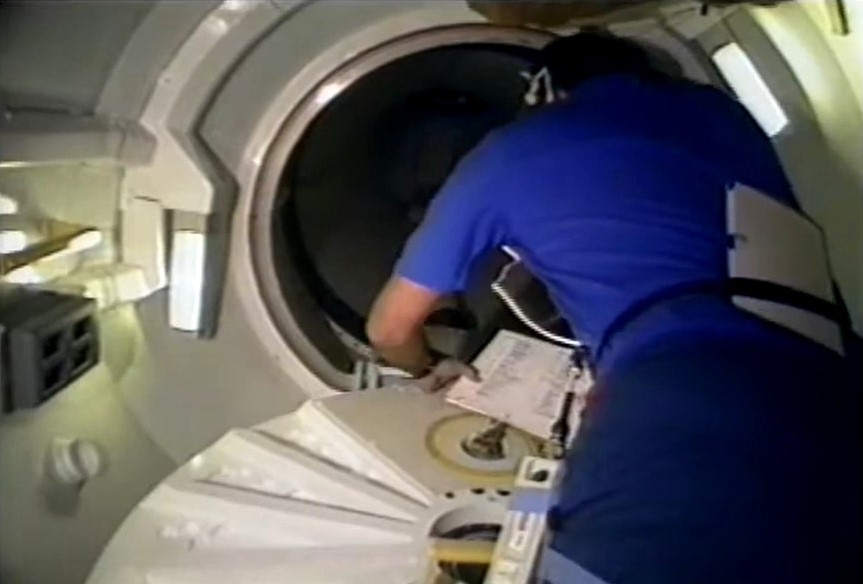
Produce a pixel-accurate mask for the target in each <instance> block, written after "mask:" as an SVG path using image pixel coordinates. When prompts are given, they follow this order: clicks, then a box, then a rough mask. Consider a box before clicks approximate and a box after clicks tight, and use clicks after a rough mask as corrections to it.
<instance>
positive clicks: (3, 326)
mask: <svg viewBox="0 0 863 584" xmlns="http://www.w3.org/2000/svg"><path fill="white" fill-rule="evenodd" d="M95 312H96V304H95V302H94V301H93V300H90V299H88V298H82V297H80V296H71V295H66V294H58V293H55V292H49V291H46V290H36V289H33V288H28V287H24V286H10V285H4V286H0V393H2V404H3V411H4V412H12V411H15V410H20V409H27V408H35V407H37V406H39V405H40V404H42V403H44V402H46V401H47V400H49V399H50V398H52V397H53V396H55V395H56V394H57V393H59V392H60V391H62V390H63V389H65V388H66V387H68V386H69V385H70V384H71V383H72V382H73V381H75V380H76V379H78V378H79V377H81V376H82V375H83V374H84V373H86V372H87V371H89V370H90V369H92V368H93V366H94V365H95V364H96V363H98V361H99V335H98V328H97V326H96V321H95Z"/></svg>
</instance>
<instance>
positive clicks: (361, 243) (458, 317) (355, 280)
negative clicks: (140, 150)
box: [272, 44, 533, 371]
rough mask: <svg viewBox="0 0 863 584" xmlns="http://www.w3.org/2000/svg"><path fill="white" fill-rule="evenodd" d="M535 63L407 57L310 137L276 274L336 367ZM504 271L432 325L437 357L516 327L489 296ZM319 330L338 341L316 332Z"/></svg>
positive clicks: (288, 184) (287, 203) (291, 168)
mask: <svg viewBox="0 0 863 584" xmlns="http://www.w3.org/2000/svg"><path fill="white" fill-rule="evenodd" d="M532 54H533V52H532V49H528V48H524V47H519V46H510V45H502V44H464V45H455V46H447V47H441V48H435V49H431V50H425V51H422V52H419V53H414V54H411V55H408V56H405V57H402V58H400V59H398V60H396V61H393V62H390V63H389V64H387V65H385V66H383V67H380V68H378V69H376V70H373V71H371V72H370V73H368V74H366V75H365V76H364V77H362V78H360V79H358V80H356V81H355V82H353V83H352V84H350V85H349V86H348V87H347V88H345V89H344V90H343V91H341V93H339V95H337V96H336V97H335V98H334V99H333V100H332V101H331V102H330V103H329V104H328V105H327V106H326V108H325V109H323V110H322V111H320V112H319V113H318V114H317V116H316V117H315V119H314V120H313V121H312V123H310V124H309V125H308V127H307V128H306V130H305V133H304V135H303V136H302V138H301V140H300V141H299V143H298V144H297V146H296V147H295V148H294V150H293V152H292V154H291V156H290V157H289V159H288V162H287V165H286V167H285V169H284V171H283V174H282V177H281V182H280V193H279V198H278V203H277V205H276V206H275V212H274V217H273V222H272V229H273V230H274V233H273V235H274V237H273V241H274V242H275V243H274V245H275V247H276V249H275V250H274V257H275V258H276V264H277V265H276V266H275V269H276V271H277V275H278V277H279V281H280V286H281V288H282V291H283V294H284V295H285V298H286V301H287V303H288V304H289V306H290V308H291V310H293V311H299V310H305V311H306V312H308V311H309V310H310V309H311V310H314V311H316V312H317V314H315V315H311V314H305V315H304V317H305V318H297V321H298V322H299V323H300V326H301V328H305V329H306V333H308V337H309V338H311V339H312V340H316V341H317V342H316V344H317V345H318V349H319V351H321V352H322V353H324V354H325V355H326V356H327V358H328V359H329V361H330V362H331V363H332V364H333V365H335V366H336V367H337V368H339V369H341V370H343V371H348V370H349V368H350V367H351V366H352V364H353V361H354V359H355V358H356V357H357V356H358V355H363V354H367V351H368V348H367V346H366V337H365V333H364V327H365V321H366V317H367V315H368V313H369V309H370V307H371V304H372V302H373V300H374V298H375V295H376V294H377V292H378V291H379V290H380V288H381V287H382V286H383V285H384V283H385V282H386V280H387V278H388V277H389V275H390V274H391V272H392V269H393V266H394V264H395V262H396V261H397V259H398V257H399V254H400V251H401V249H402V246H403V245H404V243H405V242H406V241H407V239H408V237H409V236H410V234H411V233H412V231H413V230H414V229H415V228H416V227H417V225H418V224H419V223H420V221H421V220H422V218H423V215H424V213H425V211H426V209H427V208H428V205H429V203H430V202H431V200H432V199H433V198H434V196H435V194H436V192H437V191H438V189H439V188H440V186H441V185H442V184H443V182H444V181H445V179H446V178H447V176H448V175H449V173H450V172H451V170H452V169H453V168H454V166H455V165H456V164H457V162H458V161H459V159H460V158H461V157H462V156H463V155H464V154H466V153H467V152H468V151H469V150H470V149H471V148H472V147H474V146H475V145H476V144H477V143H478V142H479V141H480V140H481V139H482V138H483V137H484V136H485V135H486V134H487V133H488V132H489V131H491V130H493V129H494V128H495V127H498V126H501V125H503V124H506V123H507V122H509V121H511V120H512V119H513V118H515V117H516V116H517V115H519V113H520V111H521V110H522V95H523V92H524V89H525V85H524V83H525V82H524V80H523V78H522V77H521V75H520V72H521V71H523V70H525V69H526V68H528V66H529V64H530V62H531V57H532ZM500 265H501V259H500V258H497V259H494V258H490V259H489V261H488V262H483V266H482V267H481V269H479V270H478V273H477V275H476V277H475V278H473V283H472V284H471V286H470V288H469V289H468V290H467V291H466V292H465V293H464V294H462V295H460V296H459V297H458V298H452V299H449V301H448V303H447V308H446V309H444V310H441V311H439V312H438V313H436V314H434V315H433V316H432V318H431V319H430V321H429V323H428V326H427V332H429V336H430V338H431V339H432V343H433V344H435V345H438V348H441V349H443V350H445V351H447V352H450V353H458V354H460V355H462V356H469V355H470V354H471V353H473V352H475V351H476V350H477V349H478V348H480V347H481V346H482V345H483V344H484V343H485V341H486V340H488V339H489V338H490V337H491V336H492V335H493V334H494V332H495V331H497V330H498V329H499V328H500V327H501V326H506V327H507V328H518V325H517V324H516V323H515V322H513V319H512V317H511V316H510V315H509V313H508V311H507V310H506V309H505V308H504V307H503V305H502V304H501V303H500V302H499V301H498V300H497V299H496V298H495V297H494V296H493V294H492V293H491V291H490V289H489V286H488V285H489V283H490V282H491V279H492V276H493V275H494V273H495V272H496V268H498V267H499V266H500ZM297 276H299V277H300V278H301V279H302V280H303V282H302V283H303V284H304V286H303V289H304V291H305V294H304V295H303V296H304V297H303V298H297V293H296V290H297V288H296V277H297ZM292 295H293V300H292V298H291V296H292ZM310 299H311V302H310ZM320 319H325V320H326V323H327V327H328V330H329V332H330V333H331V334H332V335H333V336H334V337H335V338H337V339H338V341H339V342H337V343H333V342H331V341H332V339H326V338H323V339H322V337H321V334H320V330H317V331H313V330H312V329H314V328H315V325H316V324H320V322H319V320H320Z"/></svg>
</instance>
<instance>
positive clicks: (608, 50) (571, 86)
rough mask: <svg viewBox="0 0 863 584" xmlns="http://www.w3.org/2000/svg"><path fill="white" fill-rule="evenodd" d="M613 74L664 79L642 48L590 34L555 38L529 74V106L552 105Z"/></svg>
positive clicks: (603, 34) (596, 32)
mask: <svg viewBox="0 0 863 584" xmlns="http://www.w3.org/2000/svg"><path fill="white" fill-rule="evenodd" d="M614 74H630V75H635V76H637V77H641V78H644V79H657V78H662V77H665V74H664V73H663V72H662V71H660V70H659V69H658V68H657V67H656V66H655V65H654V62H653V59H652V58H651V55H650V53H649V52H648V50H647V49H646V48H645V47H643V46H642V45H640V44H638V43H636V42H633V41H630V40H628V39H624V38H621V37H617V36H614V35H612V34H611V33H608V32H603V31H600V30H591V31H586V32H580V33H577V34H574V35H570V36H565V37H560V38H557V39H555V40H553V41H551V42H550V43H549V44H547V45H546V46H545V47H543V49H542V50H541V51H540V53H539V57H538V59H537V64H536V67H535V69H534V70H533V72H532V75H533V78H532V88H531V93H533V94H535V98H533V99H532V97H531V93H529V94H528V96H527V98H526V99H527V101H528V103H530V104H531V105H533V104H536V103H542V102H548V101H553V100H554V98H557V97H560V96H561V95H565V94H567V93H571V92H572V91H573V90H575V89H576V88H578V86H580V85H581V84H582V83H584V82H585V81H588V80H589V79H593V78H595V77H600V76H604V75H614ZM542 94H546V95H545V96H543V95H542ZM549 98H551V99H549ZM531 101H532V102H533V103H531Z"/></svg>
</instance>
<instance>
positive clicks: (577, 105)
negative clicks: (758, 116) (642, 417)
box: [396, 75, 796, 366]
mask: <svg viewBox="0 0 863 584" xmlns="http://www.w3.org/2000/svg"><path fill="white" fill-rule="evenodd" d="M734 182H742V183H745V184H747V185H750V186H753V187H755V188H757V189H760V190H762V191H764V192H765V193H768V194H770V195H771V196H773V197H775V198H777V199H778V200H780V201H782V202H784V203H786V204H788V205H790V206H792V207H796V202H795V201H794V197H793V195H792V192H791V188H790V186H789V184H788V181H787V180H786V178H785V175H784V173H783V171H782V168H781V166H780V163H779V161H778V159H777V156H776V154H775V153H774V151H773V148H772V146H771V143H770V141H769V139H768V138H767V136H766V135H765V134H764V133H763V132H762V131H761V129H760V128H759V127H758V125H757V124H756V122H755V121H754V119H753V118H752V117H751V116H750V115H749V113H748V112H747V111H746V110H745V109H744V108H743V107H742V106H741V105H740V104H739V103H738V102H736V101H735V100H734V99H732V98H731V97H729V96H727V95H726V94H724V93H722V92H721V91H719V90H717V89H714V88H710V87H706V86H697V85H694V84H690V83H682V82H667V83H660V84H656V83H647V82H642V81H640V80H638V79H637V78H634V77H630V76H625V75H614V76H607V77H601V78H597V79H594V80H591V81H589V82H587V83H585V84H584V85H583V86H581V87H580V88H578V90H577V91H575V92H574V93H573V94H572V95H571V96H570V98H569V99H568V100H566V101H565V102H562V103H560V104H555V105H553V106H548V107H545V108H542V109H540V110H539V111H537V112H535V113H533V114H531V115H529V116H527V117H525V118H523V119H520V120H518V121H516V122H514V123H512V124H510V125H509V126H506V127H504V128H502V129H500V130H497V131H495V132H493V133H492V134H491V135H489V136H488V137H487V138H486V139H485V140H484V142H482V143H481V144H480V146H479V147H477V148H476V149H475V150H474V151H473V152H472V153H470V154H469V155H468V156H467V157H466V158H465V159H464V160H463V161H462V162H461V164H460V165H459V166H458V167H457V169H456V170H455V172H454V173H453V174H452V176H451V177H450V178H449V180H448V181H447V183H446V184H445V185H444V187H443V188H442V190H441V191H440V193H439V194H438V195H437V197H436V198H435V199H434V201H433V203H432V205H431V207H430V209H429V211H428V213H427V215H426V217H425V219H424V221H423V223H422V225H421V227H420V228H419V229H418V230H417V231H416V232H415V233H414V235H413V236H412V238H411V239H410V241H409V242H408V244H407V246H406V248H405V249H404V251H403V255H402V257H401V260H400V261H399V263H398V265H397V268H396V273H397V274H398V275H400V276H402V277H404V278H406V279H408V280H410V281H412V282H414V283H416V284H419V285H420V286H423V287H425V288H428V289H431V290H434V291H437V292H441V293H445V292H453V291H459V290H462V289H464V288H465V286H466V284H467V282H468V281H469V278H470V274H471V271H472V269H473V268H474V267H475V266H476V264H477V263H479V262H480V261H481V260H482V258H483V257H484V256H485V255H486V254H487V253H488V252H489V251H490V250H493V249H495V248H497V247H499V246H501V245H508V246H510V247H512V248H514V249H515V250H517V251H518V252H519V254H520V255H521V256H522V258H523V259H524V261H525V262H526V264H527V267H528V268H529V269H530V270H531V272H532V273H533V274H534V275H535V276H536V277H537V278H539V280H541V281H542V282H543V283H544V284H545V285H546V286H547V287H548V289H549V292H550V294H551V296H552V298H553V300H554V302H555V304H556V305H557V306H558V308H559V309H560V311H561V313H562V314H563V316H564V317H565V318H566V319H567V321H568V322H569V324H570V326H571V327H572V329H573V330H574V331H575V333H576V335H577V336H578V338H579V339H580V340H582V341H583V342H585V343H586V344H587V345H588V346H589V347H592V348H595V345H596V343H597V342H599V340H600V339H601V338H603V335H604V333H605V331H606V330H607V328H608V326H609V325H610V323H611V322H612V321H613V320H614V318H615V317H616V316H617V315H619V314H620V313H621V312H622V311H623V310H624V309H625V308H626V307H627V306H629V305H630V304H632V303H634V302H636V301H638V300H639V299H641V298H643V297H644V296H647V295H650V294H653V293H655V292H657V291H659V290H661V289H663V288H665V287H668V286H670V285H674V284H677V283H680V282H684V281H690V280H700V279H705V278H721V277H723V276H725V275H726V272H727V267H726V261H727V260H726V227H725V205H726V194H725V193H726V187H727V186H728V185H730V184H732V183H734ZM735 315H736V311H729V309H728V307H727V305H726V304H725V303H722V302H705V303H704V305H703V306H700V307H696V308H692V307H690V308H688V309H687V310H686V311H685V314H677V313H675V312H674V311H671V312H669V313H663V314H656V313H654V314H652V315H651V320H650V322H649V325H645V326H641V327H640V329H639V331H638V332H637V333H633V331H629V332H628V333H627V334H626V335H621V338H620V339H618V338H617V337H616V338H615V343H614V346H613V350H612V351H608V352H607V354H608V355H609V359H611V358H612V357H614V356H620V355H621V354H623V353H626V352H627V351H629V350H630V349H633V350H634V349H635V348H636V347H638V346H641V345H643V344H644V343H648V342H652V341H654V340H656V339H657V338H659V337H661V336H663V335H669V334H673V333H674V332H675V331H680V330H684V329H686V330H690V331H691V330H693V329H694V328H696V329H701V330H703V332H704V334H710V333H711V332H713V333H716V334H720V333H722V334H742V333H744V331H745V330H746V329H747V327H749V325H750V321H749V320H748V319H739V320H738V319H736V318H735ZM604 364H605V365H607V364H608V362H606V363H604ZM604 364H603V363H601V364H600V366H602V365H604Z"/></svg>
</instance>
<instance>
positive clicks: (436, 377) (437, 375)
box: [414, 357, 480, 393]
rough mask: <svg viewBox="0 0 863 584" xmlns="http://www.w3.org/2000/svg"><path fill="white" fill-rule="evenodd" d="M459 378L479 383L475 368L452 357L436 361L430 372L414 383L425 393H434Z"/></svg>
mask: <svg viewBox="0 0 863 584" xmlns="http://www.w3.org/2000/svg"><path fill="white" fill-rule="evenodd" d="M459 377H467V378H468V379H470V380H471V381H479V380H480V377H479V372H478V371H477V370H476V368H475V367H473V366H471V365H468V364H466V363H462V362H461V361H458V360H457V359H453V358H452V357H446V358H444V359H441V360H440V361H438V362H437V363H436V364H435V365H434V366H432V368H431V370H430V371H429V372H428V373H426V374H425V375H423V376H422V377H420V378H419V379H417V380H416V381H415V382H414V385H415V386H416V387H419V388H420V389H421V390H422V391H424V392H425V393H434V392H436V391H440V390H442V389H445V388H447V387H448V386H449V385H451V384H452V383H454V382H455V381H456V380H457V379H458V378H459Z"/></svg>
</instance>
